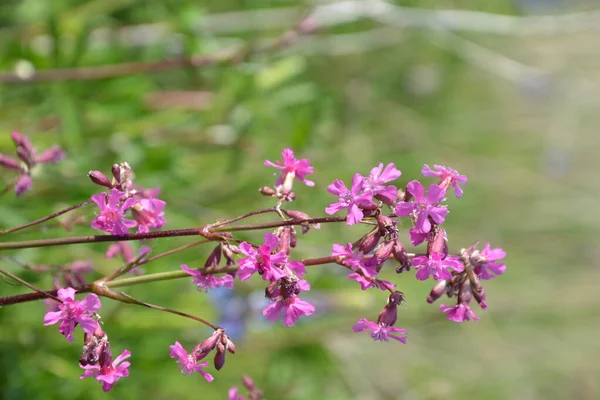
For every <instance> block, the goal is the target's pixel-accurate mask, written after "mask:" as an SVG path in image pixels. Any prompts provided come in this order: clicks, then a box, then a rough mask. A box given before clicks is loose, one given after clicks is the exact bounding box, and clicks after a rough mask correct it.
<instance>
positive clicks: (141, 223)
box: [88, 163, 167, 236]
mask: <svg viewBox="0 0 600 400" xmlns="http://www.w3.org/2000/svg"><path fill="white" fill-rule="evenodd" d="M111 172H112V175H113V178H112V180H109V179H108V178H107V177H106V176H105V175H104V174H103V173H102V172H100V171H90V172H89V173H88V176H89V178H90V179H91V180H92V182H94V183H95V184H97V185H99V186H103V187H105V188H107V189H108V191H107V192H105V193H99V194H95V195H93V196H92V197H91V199H92V201H93V202H94V203H96V205H97V206H98V208H99V209H100V213H99V214H98V215H97V216H96V218H94V220H92V228H94V229H99V230H101V231H104V232H107V233H110V234H112V235H119V236H122V235H126V234H128V233H129V230H130V229H131V228H135V227H137V233H147V232H150V229H160V228H162V227H163V226H164V224H165V218H164V215H165V213H164V208H165V205H166V204H167V203H166V202H164V201H163V200H159V199H157V198H156V196H158V194H159V192H160V191H159V190H158V189H143V188H139V187H137V186H136V185H135V184H134V182H133V172H132V170H131V167H130V166H129V164H127V163H121V164H115V165H113V167H112V170H111ZM128 210H131V213H132V217H133V219H127V218H126V217H125V213H126V212H127V211H128Z"/></svg>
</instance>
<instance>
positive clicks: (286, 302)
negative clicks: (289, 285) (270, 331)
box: [263, 295, 315, 327]
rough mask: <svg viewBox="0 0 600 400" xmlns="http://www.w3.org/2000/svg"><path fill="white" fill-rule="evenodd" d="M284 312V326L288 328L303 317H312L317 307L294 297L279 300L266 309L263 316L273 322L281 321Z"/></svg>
mask: <svg viewBox="0 0 600 400" xmlns="http://www.w3.org/2000/svg"><path fill="white" fill-rule="evenodd" d="M281 311H283V324H284V325H285V326H287V327H290V326H294V324H295V323H296V321H298V319H299V318H300V317H301V316H303V315H311V314H312V313H314V312H315V306H313V305H312V304H311V303H309V302H308V301H305V300H302V299H300V297H298V296H297V295H292V296H291V297H289V298H287V299H281V300H278V301H276V302H274V303H272V304H271V305H269V306H267V308H265V309H264V311H263V315H264V316H265V317H266V318H267V319H268V320H269V321H271V322H275V321H277V320H278V319H279V316H280V315H281Z"/></svg>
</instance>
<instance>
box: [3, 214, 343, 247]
mask: <svg viewBox="0 0 600 400" xmlns="http://www.w3.org/2000/svg"><path fill="white" fill-rule="evenodd" d="M345 220H346V218H344V217H324V218H311V219H305V220H298V219H295V220H288V221H275V222H267V223H262V224H250V225H238V226H232V227H229V228H226V227H216V228H215V227H211V225H207V226H205V227H201V228H189V229H174V230H167V231H158V232H148V233H134V234H131V235H95V236H76V237H67V238H55V239H41V240H25V241H21V242H5V243H0V250H14V249H28V248H33V247H48V246H65V245H71V244H79V243H100V242H120V241H124V240H141V239H158V238H163V237H178V236H194V235H201V236H204V237H206V238H207V239H210V240H216V239H217V238H219V237H218V236H216V235H211V234H215V233H223V232H233V231H252V230H259V229H271V228H278V227H280V226H292V225H301V224H319V223H321V224H322V223H333V222H343V221H345ZM224 239H226V238H224Z"/></svg>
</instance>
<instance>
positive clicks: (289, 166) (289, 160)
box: [265, 149, 315, 192]
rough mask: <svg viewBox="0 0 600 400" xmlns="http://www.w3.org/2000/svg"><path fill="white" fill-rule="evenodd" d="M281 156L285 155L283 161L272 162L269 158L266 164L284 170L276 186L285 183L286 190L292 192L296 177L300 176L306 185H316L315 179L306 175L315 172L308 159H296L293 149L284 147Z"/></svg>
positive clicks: (299, 178)
mask: <svg viewBox="0 0 600 400" xmlns="http://www.w3.org/2000/svg"><path fill="white" fill-rule="evenodd" d="M281 156H282V157H283V162H281V161H275V163H272V162H271V161H269V160H267V161H265V165H266V166H269V167H275V168H277V169H280V170H281V171H282V173H281V175H280V176H279V178H278V179H277V181H276V182H275V186H281V185H283V187H284V189H285V191H286V192H290V191H291V190H292V185H293V182H294V178H298V180H299V181H300V182H302V183H304V184H305V185H306V186H315V183H314V182H313V181H309V180H307V179H306V178H305V176H306V175H310V174H312V173H313V172H314V169H313V167H311V166H310V161H309V160H308V159H306V158H301V159H299V160H296V157H295V156H294V152H293V151H292V149H284V150H283V152H282V153H281Z"/></svg>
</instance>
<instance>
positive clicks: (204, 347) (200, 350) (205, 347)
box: [192, 329, 224, 361]
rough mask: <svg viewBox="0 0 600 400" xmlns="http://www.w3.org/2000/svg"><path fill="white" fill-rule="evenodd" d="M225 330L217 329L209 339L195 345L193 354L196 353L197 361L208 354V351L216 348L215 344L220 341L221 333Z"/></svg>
mask: <svg viewBox="0 0 600 400" xmlns="http://www.w3.org/2000/svg"><path fill="white" fill-rule="evenodd" d="M223 332H224V331H223V329H217V330H216V331H214V332H213V334H212V335H211V336H210V337H209V338H208V339H206V340H204V341H203V342H202V343H200V344H198V345H197V346H196V347H194V350H192V354H193V355H194V358H195V359H196V361H199V360H202V359H203V358H204V357H206V356H207V355H208V353H210V352H211V351H212V350H213V349H214V348H215V346H216V345H217V343H218V342H219V339H220V337H221V333H223Z"/></svg>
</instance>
